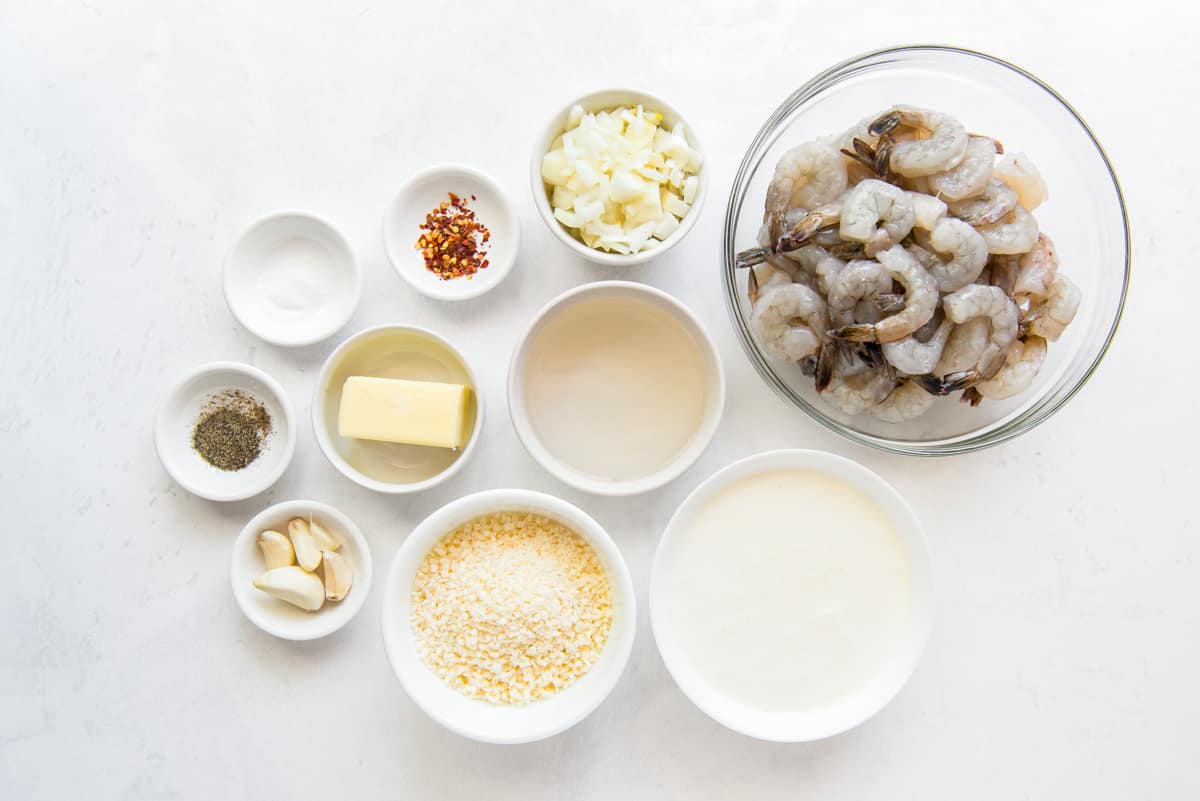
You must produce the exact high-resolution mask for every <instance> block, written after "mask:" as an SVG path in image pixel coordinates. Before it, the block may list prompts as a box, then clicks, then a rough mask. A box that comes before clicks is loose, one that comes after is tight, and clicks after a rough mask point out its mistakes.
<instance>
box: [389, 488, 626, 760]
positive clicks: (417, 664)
mask: <svg viewBox="0 0 1200 801" xmlns="http://www.w3.org/2000/svg"><path fill="white" fill-rule="evenodd" d="M501 511H527V512H534V513H536V514H540V515H545V516H546V517H549V518H551V519H553V520H557V521H558V522H560V523H562V524H563V525H565V526H567V527H568V528H570V529H571V530H573V531H575V532H576V533H577V534H579V536H581V537H583V538H584V539H585V540H586V541H587V542H588V544H590V545H591V546H592V548H593V549H594V550H595V552H596V555H597V556H598V557H599V558H600V562H601V563H602V564H603V565H604V569H605V571H606V572H607V574H608V580H609V584H610V585H611V588H612V601H613V608H612V614H613V619H612V629H611V630H610V631H609V635H608V642H607V643H606V644H605V646H604V650H603V651H601V653H600V656H599V658H598V659H597V660H596V663H595V664H594V665H593V666H592V668H591V670H589V671H588V672H587V673H586V674H585V675H584V676H583V677H582V678H580V679H579V680H578V681H577V682H575V683H574V684H572V685H570V686H569V687H566V688H565V689H563V690H561V691H559V692H558V693H556V694H555V695H552V696H550V697H549V698H545V699H543V700H540V701H535V702H534V703H532V704H528V705H526V706H499V705H495V704H490V703H488V702H486V701H479V700H475V699H471V698H468V697H467V696H465V695H463V694H462V693H460V692H458V691H457V690H455V689H454V688H452V687H451V686H450V685H448V684H446V683H445V682H443V681H442V680H441V679H440V678H438V677H437V676H436V675H434V673H433V671H431V670H430V669H429V668H428V667H426V665H425V663H424V661H423V660H422V659H421V654H420V653H419V651H418V649H417V644H416V638H415V636H414V634H413V630H412V623H411V621H410V616H411V596H412V586H413V580H414V578H415V577H416V574H417V569H418V568H419V567H420V565H421V562H423V561H424V559H425V555H426V554H427V553H428V552H429V549H430V548H432V547H433V545H434V544H435V543H436V542H437V541H438V540H439V539H441V538H442V537H443V536H445V535H446V534H449V533H450V532H451V531H453V530H454V529H455V528H456V527H458V526H459V525H461V524H463V523H465V522H467V521H468V520H471V519H473V518H476V517H479V516H481V515H485V514H488V513H491V512H501ZM636 626H637V609H636V600H635V596H634V591H633V581H632V580H631V579H630V577H629V570H628V568H627V567H626V566H625V560H624V559H623V558H622V557H621V552H620V551H619V550H618V549H617V546H616V544H615V543H614V542H613V541H612V539H611V538H610V537H609V536H608V534H607V532H605V530H604V528H603V527H601V525H600V524H599V523H597V522H596V521H595V520H593V519H592V518H591V517H590V516H589V515H587V514H586V513H585V512H584V511H583V510H581V509H579V508H578V507H576V506H573V505H571V504H569V503H567V502H566V501H563V500H560V499H558V498H555V497H553V496H551V495H545V494H543V493H540V492H531V491H529V490H516V489H498V490H488V491H485V492H477V493H475V494H473V495H468V496H466V497H465V498H459V499H458V500H456V501H453V502H451V503H449V504H447V505H445V506H443V507H442V508H441V509H438V510H437V511H436V512H434V513H433V514H431V515H430V516H429V517H427V518H425V520H424V521H423V522H422V523H421V524H420V525H418V526H417V527H416V528H415V529H413V532H412V533H411V534H409V535H408V539H406V540H405V541H404V544H403V545H401V546H400V550H399V552H397V554H396V557H395V559H393V560H392V566H391V568H390V569H389V570H388V575H387V579H386V583H385V586H384V589H383V644H384V648H385V649H386V650H387V655H388V659H389V660H390V661H391V663H392V669H393V670H395V671H396V676H397V678H399V679H400V683H401V685H403V686H404V689H405V691H407V692H408V694H409V696H410V697H411V698H412V700H413V702H414V703H416V705H417V706H419V707H421V709H423V710H424V711H425V713H426V714H428V715H429V716H430V717H431V718H433V719H434V720H436V721H437V722H438V723H441V724H442V725H443V726H445V727H446V728H448V729H450V730H451V731H453V732H455V733H457V734H460V735H462V736H464V737H470V738H471V739H473V740H480V741H482V742H488V743H527V742H532V741H534V740H541V739H544V738H546V737H550V736H552V735H555V734H558V733H559V732H561V731H564V730H566V729H568V728H570V727H571V726H573V725H575V724H576V723H578V722H579V721H581V720H583V719H584V718H585V717H587V716H588V715H589V714H590V713H591V712H592V711H593V710H594V709H595V708H596V707H597V706H599V705H600V702H601V701H603V700H604V699H605V698H606V697H607V696H608V694H609V693H610V692H611V691H612V689H613V687H614V686H616V683H617V680H618V679H620V677H621V673H622V672H623V671H624V670H625V664H626V663H627V662H628V661H629V654H630V652H631V651H632V649H633V636H634V630H635V628H636Z"/></svg>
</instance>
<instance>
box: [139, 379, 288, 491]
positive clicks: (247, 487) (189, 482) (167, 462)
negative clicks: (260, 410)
mask: <svg viewBox="0 0 1200 801" xmlns="http://www.w3.org/2000/svg"><path fill="white" fill-rule="evenodd" d="M227 389H240V390H242V391H243V392H246V393H248V394H250V395H253V396H254V397H255V398H257V399H258V400H259V401H260V402H261V403H262V404H263V405H264V406H265V407H266V409H267V412H268V413H270V415H271V426H272V432H271V434H270V436H269V437H268V438H267V441H266V444H265V445H264V446H263V449H262V452H261V453H259V455H258V458H257V459H255V460H254V461H253V462H251V463H250V464H248V465H247V466H246V467H244V468H242V469H241V470H236V471H227V470H221V469H218V468H216V467H213V466H212V465H210V464H209V463H208V462H206V461H204V459H202V458H201V457H200V454H199V453H197V452H196V451H195V449H193V448H192V431H193V430H194V428H195V426H196V421H197V420H198V419H199V417H200V410H201V407H202V406H203V405H204V402H205V401H206V400H207V399H208V398H209V397H210V396H212V395H215V394H217V393H220V392H222V391H224V390H227ZM154 447H155V449H156V450H157V451H158V458H159V459H160V460H161V461H162V465H163V467H164V468H166V471H167V472H168V473H170V474H171V478H173V479H175V481H176V483H178V484H179V485H180V486H181V487H183V488H184V489H185V490H187V491H188V492H190V493H192V494H194V495H199V496H200V497H201V498H207V499H208V500H210V501H240V500H243V499H245V498H249V497H251V496H252V495H257V494H258V493H260V492H262V491H263V490H265V489H267V488H268V487H270V486H271V485H272V484H274V483H275V482H276V481H278V480H279V477H280V476H281V475H283V471H284V470H286V469H287V466H288V464H289V463H290V462H291V461H292V454H293V453H294V452H295V450H296V428H295V422H294V420H293V419H292V404H291V401H289V400H288V396H287V394H286V393H285V392H284V391H283V387H281V386H279V383H278V382H277V381H276V380H275V379H273V378H271V377H270V376H269V375H267V374H266V373H264V372H263V371H262V370H259V369H258V368H257V367H251V366H250V365H248V364H239V363H237V362H212V363H210V364H202V365H200V366H199V367H197V368H195V369H194V370H191V371H190V372H188V373H186V374H185V375H184V376H183V377H181V378H180V379H179V380H178V381H177V382H175V385H174V386H173V387H171V390H170V391H169V392H168V393H167V397H166V398H165V400H163V403H162V405H161V406H160V407H159V409H158V415H157V416H156V417H155V420H154Z"/></svg>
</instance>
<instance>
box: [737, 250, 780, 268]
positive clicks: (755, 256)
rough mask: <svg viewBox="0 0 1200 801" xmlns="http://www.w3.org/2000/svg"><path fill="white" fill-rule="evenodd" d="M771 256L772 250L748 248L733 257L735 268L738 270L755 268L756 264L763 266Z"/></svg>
mask: <svg viewBox="0 0 1200 801" xmlns="http://www.w3.org/2000/svg"><path fill="white" fill-rule="evenodd" d="M770 255H771V250H770V248H748V249H747V250H743V251H742V252H741V253H738V254H737V255H736V256H734V257H733V267H734V269H736V270H742V269H746V268H748V267H753V266H754V265H756V264H762V263H763V262H764V261H766V260H767V256H770Z"/></svg>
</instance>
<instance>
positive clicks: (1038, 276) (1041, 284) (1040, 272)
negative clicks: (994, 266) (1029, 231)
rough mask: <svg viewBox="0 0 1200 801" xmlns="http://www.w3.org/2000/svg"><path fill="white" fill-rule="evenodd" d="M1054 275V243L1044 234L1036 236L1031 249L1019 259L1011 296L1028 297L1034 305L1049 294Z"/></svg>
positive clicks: (1055, 273)
mask: <svg viewBox="0 0 1200 801" xmlns="http://www.w3.org/2000/svg"><path fill="white" fill-rule="evenodd" d="M1056 275H1058V255H1057V253H1055V251H1054V243H1053V242H1052V241H1050V237H1048V236H1046V235H1045V234H1038V237H1037V242H1035V243H1034V245H1033V249H1032V250H1030V251H1029V252H1028V253H1026V254H1025V255H1024V256H1022V257H1021V261H1020V268H1019V269H1018V271H1017V280H1016V281H1015V282H1014V283H1013V290H1012V294H1013V295H1028V296H1029V298H1030V300H1032V301H1034V302H1035V303H1036V302H1040V301H1042V300H1044V299H1045V298H1046V296H1047V295H1049V294H1050V286H1051V285H1052V284H1053V283H1054V277H1055V276H1056Z"/></svg>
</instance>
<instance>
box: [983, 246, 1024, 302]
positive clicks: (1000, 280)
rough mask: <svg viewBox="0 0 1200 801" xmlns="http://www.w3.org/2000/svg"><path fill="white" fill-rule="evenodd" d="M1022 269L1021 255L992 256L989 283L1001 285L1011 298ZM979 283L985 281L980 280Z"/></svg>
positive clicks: (989, 262) (989, 264) (989, 261)
mask: <svg viewBox="0 0 1200 801" xmlns="http://www.w3.org/2000/svg"><path fill="white" fill-rule="evenodd" d="M1020 269H1021V257H1020V256H1012V255H1009V256H1001V255H996V256H992V257H991V258H989V259H988V270H989V271H990V272H989V274H988V280H987V283H989V284H991V285H992V286H998V287H1000V288H1001V289H1003V290H1004V294H1006V295H1008V296H1009V297H1010V298H1011V297H1012V295H1013V288H1014V287H1015V286H1016V285H1017V274H1018V273H1019V272H1020ZM979 283H983V282H982V281H980V282H979Z"/></svg>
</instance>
